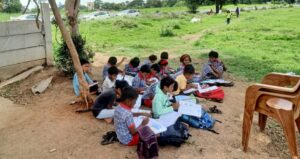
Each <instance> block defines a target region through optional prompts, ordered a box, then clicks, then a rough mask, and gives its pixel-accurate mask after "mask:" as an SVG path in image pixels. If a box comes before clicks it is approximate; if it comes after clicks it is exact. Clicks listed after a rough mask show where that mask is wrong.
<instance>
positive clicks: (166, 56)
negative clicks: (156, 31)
mask: <svg viewBox="0 0 300 159" xmlns="http://www.w3.org/2000/svg"><path fill="white" fill-rule="evenodd" d="M160 60H161V61H162V60H166V61H167V62H168V60H169V53H168V52H166V51H164V52H162V53H161V54H160ZM168 63H169V62H168ZM165 72H166V73H167V74H168V75H170V74H173V73H175V72H176V71H175V70H174V69H172V68H171V67H168V66H167V67H166V68H165Z"/></svg>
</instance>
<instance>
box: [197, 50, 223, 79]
mask: <svg viewBox="0 0 300 159" xmlns="http://www.w3.org/2000/svg"><path fill="white" fill-rule="evenodd" d="M218 57H219V54H218V52H216V51H211V52H209V54H208V58H209V60H208V63H206V64H204V65H203V67H202V75H201V76H202V77H201V79H202V80H207V79H220V78H222V76H223V73H224V71H226V67H225V65H224V63H223V62H222V61H221V60H219V59H218Z"/></svg>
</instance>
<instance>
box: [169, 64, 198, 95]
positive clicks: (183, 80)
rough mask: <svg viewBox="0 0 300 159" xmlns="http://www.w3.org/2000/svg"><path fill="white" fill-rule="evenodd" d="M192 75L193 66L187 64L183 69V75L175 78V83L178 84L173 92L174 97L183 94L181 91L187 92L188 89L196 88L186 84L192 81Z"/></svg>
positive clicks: (193, 72) (193, 71)
mask: <svg viewBox="0 0 300 159" xmlns="http://www.w3.org/2000/svg"><path fill="white" fill-rule="evenodd" d="M194 74H195V68H194V67H193V65H191V64H188V65H186V66H185V67H184V69H183V74H181V75H179V76H177V77H176V82H177V83H178V90H177V91H175V92H174V95H178V94H180V93H183V91H185V90H188V89H190V88H197V86H196V85H194V84H192V83H189V84H188V81H192V79H193V76H194Z"/></svg>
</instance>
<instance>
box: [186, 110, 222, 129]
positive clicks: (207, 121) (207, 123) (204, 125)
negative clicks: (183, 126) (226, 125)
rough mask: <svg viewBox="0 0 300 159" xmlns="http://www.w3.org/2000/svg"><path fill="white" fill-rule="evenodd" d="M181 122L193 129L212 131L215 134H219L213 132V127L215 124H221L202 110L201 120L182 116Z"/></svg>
mask: <svg viewBox="0 0 300 159" xmlns="http://www.w3.org/2000/svg"><path fill="white" fill-rule="evenodd" d="M180 120H181V121H183V122H185V123H187V124H189V125H190V126H191V127H194V128H198V129H204V130H208V131H211V132H213V133H215V134H219V133H218V132H216V131H215V130H213V127H214V124H215V122H220V121H219V120H216V119H214V118H213V117H212V116H211V115H210V114H208V113H207V112H206V111H205V110H204V109H202V114H201V117H200V118H199V117H195V116H190V115H182V116H181V118H180Z"/></svg>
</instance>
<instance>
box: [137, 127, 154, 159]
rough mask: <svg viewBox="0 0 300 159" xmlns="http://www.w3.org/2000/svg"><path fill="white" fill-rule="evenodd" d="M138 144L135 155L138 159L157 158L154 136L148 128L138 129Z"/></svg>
mask: <svg viewBox="0 0 300 159" xmlns="http://www.w3.org/2000/svg"><path fill="white" fill-rule="evenodd" d="M138 134H139V142H138V145H137V154H138V156H139V159H156V158H157V157H158V144H157V139H156V135H155V134H154V133H153V131H152V130H151V129H150V128H149V127H148V126H143V127H141V128H139V129H138Z"/></svg>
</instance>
